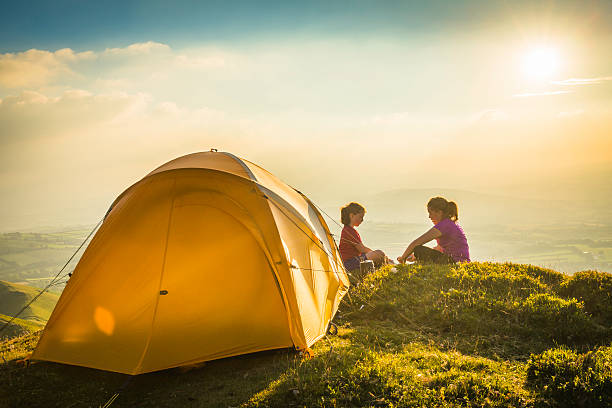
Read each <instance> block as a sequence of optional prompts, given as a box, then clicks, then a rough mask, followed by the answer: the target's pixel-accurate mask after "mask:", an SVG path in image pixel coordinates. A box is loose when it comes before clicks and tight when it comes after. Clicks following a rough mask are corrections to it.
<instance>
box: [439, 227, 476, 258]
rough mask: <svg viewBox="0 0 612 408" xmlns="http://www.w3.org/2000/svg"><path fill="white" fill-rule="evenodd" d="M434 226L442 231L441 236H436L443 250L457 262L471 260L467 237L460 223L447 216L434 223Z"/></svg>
mask: <svg viewBox="0 0 612 408" xmlns="http://www.w3.org/2000/svg"><path fill="white" fill-rule="evenodd" d="M434 228H435V229H437V230H438V231H440V232H441V233H442V236H441V237H440V238H436V240H437V241H438V245H440V246H441V247H442V252H444V253H445V254H447V255H449V256H450V257H451V258H453V260H454V261H455V262H471V261H470V248H469V247H468V243H467V238H465V233H464V232H463V229H462V228H461V227H460V226H459V224H457V223H456V222H454V221H451V220H450V219H448V218H445V219H443V220H442V221H440V222H439V223H437V224H436V225H434Z"/></svg>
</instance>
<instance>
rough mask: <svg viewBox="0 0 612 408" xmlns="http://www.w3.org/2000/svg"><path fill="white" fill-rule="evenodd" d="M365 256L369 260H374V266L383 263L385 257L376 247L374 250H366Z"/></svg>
mask: <svg viewBox="0 0 612 408" xmlns="http://www.w3.org/2000/svg"><path fill="white" fill-rule="evenodd" d="M366 258H367V259H369V260H371V261H374V263H375V264H376V266H380V265H382V264H383V263H385V259H386V258H387V257H386V256H385V253H384V252H383V251H381V250H380V249H377V250H376V251H372V252H368V253H367V254H366Z"/></svg>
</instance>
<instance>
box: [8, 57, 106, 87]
mask: <svg viewBox="0 0 612 408" xmlns="http://www.w3.org/2000/svg"><path fill="white" fill-rule="evenodd" d="M95 57H96V56H95V54H94V53H93V52H91V51H87V52H81V53H75V52H74V51H73V50H71V49H70V48H63V49H61V50H57V51H55V52H50V51H42V50H37V49H31V50H28V51H24V52H19V53H6V54H0V86H1V87H5V88H21V87H32V86H33V87H36V86H40V85H44V84H46V83H48V82H50V81H51V80H53V79H55V78H57V77H59V76H62V75H73V74H74V72H73V71H72V70H71V69H70V67H69V64H70V63H72V62H76V61H80V60H90V59H94V58H95Z"/></svg>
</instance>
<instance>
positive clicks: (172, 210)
mask: <svg viewBox="0 0 612 408" xmlns="http://www.w3.org/2000/svg"><path fill="white" fill-rule="evenodd" d="M175 190H176V177H175V178H174V183H173V184H172V202H171V203H170V214H169V216H168V228H167V229H166V245H165V246H164V256H163V259H162V269H161V273H160V275H159V285H158V286H157V292H155V309H154V310H153V318H152V319H151V331H150V333H149V337H148V338H147V343H146V344H145V347H144V349H143V351H142V355H141V356H140V360H139V361H138V364H137V365H136V368H135V369H134V374H137V373H138V372H140V370H141V368H142V363H143V361H144V359H145V357H146V355H147V352H148V351H149V346H150V345H151V339H152V338H153V329H154V327H155V318H156V316H157V309H158V306H159V297H160V294H159V293H160V290H161V286H162V282H163V280H164V270H165V269H166V255H167V253H168V238H169V236H170V227H171V226H172V214H173V213H174V200H175V198H176V194H175Z"/></svg>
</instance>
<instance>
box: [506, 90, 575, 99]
mask: <svg viewBox="0 0 612 408" xmlns="http://www.w3.org/2000/svg"><path fill="white" fill-rule="evenodd" d="M567 93H572V91H548V92H526V93H520V94H515V95H512V96H513V97H514V98H529V97H532V96H551V95H563V94H567Z"/></svg>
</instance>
